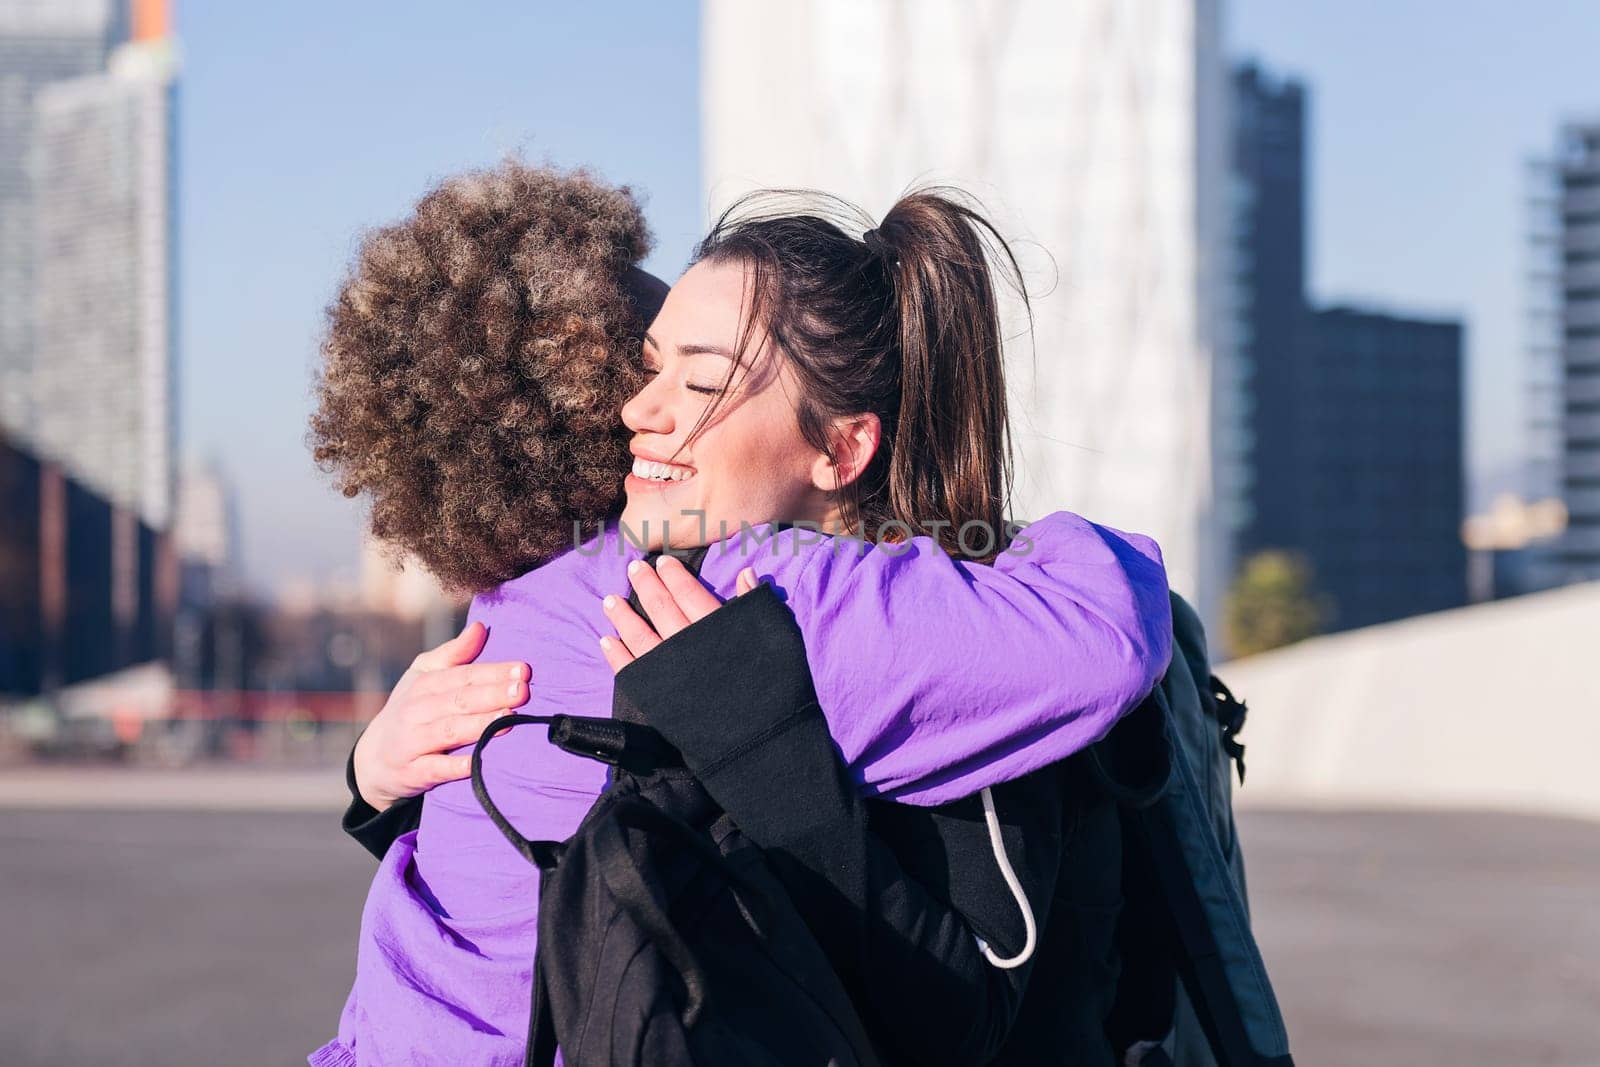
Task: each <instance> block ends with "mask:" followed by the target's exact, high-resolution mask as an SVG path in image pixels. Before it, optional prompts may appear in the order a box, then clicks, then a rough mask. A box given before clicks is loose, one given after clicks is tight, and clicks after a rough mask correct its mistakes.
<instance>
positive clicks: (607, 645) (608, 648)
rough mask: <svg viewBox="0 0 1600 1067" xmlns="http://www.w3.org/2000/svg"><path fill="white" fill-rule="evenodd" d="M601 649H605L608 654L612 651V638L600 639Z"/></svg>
mask: <svg viewBox="0 0 1600 1067" xmlns="http://www.w3.org/2000/svg"><path fill="white" fill-rule="evenodd" d="M600 647H601V648H603V649H605V650H606V651H607V652H609V651H611V638H609V637H602V638H601V639H600Z"/></svg>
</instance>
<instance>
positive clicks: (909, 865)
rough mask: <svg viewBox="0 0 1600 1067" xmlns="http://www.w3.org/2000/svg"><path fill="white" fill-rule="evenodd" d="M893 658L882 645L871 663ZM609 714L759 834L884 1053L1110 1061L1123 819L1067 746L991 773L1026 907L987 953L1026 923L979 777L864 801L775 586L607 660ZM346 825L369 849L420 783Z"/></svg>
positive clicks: (921, 1059)
mask: <svg viewBox="0 0 1600 1067" xmlns="http://www.w3.org/2000/svg"><path fill="white" fill-rule="evenodd" d="M883 669H886V670H892V669H893V665H892V664H885V665H883ZM615 701H616V708H615V713H616V714H617V715H618V717H624V718H629V719H632V720H634V721H642V722H647V723H649V724H650V725H652V726H654V727H655V728H656V729H658V730H660V731H661V732H662V733H663V734H664V735H665V736H666V737H667V739H668V740H669V741H671V742H672V743H673V744H674V745H676V746H677V747H678V749H679V750H680V751H681V752H682V753H683V755H684V759H685V762H686V763H687V764H688V766H689V768H690V769H691V770H693V771H694V772H695V774H696V776H697V777H698V778H699V779H700V780H701V782H702V784H704V786H705V787H706V790H707V791H708V792H709V793H710V794H711V795H712V797H713V798H714V799H715V800H716V801H717V802H718V803H719V804H720V805H721V806H722V807H723V808H724V809H725V810H726V811H727V812H728V813H729V814H730V815H731V816H732V817H733V819H734V821H735V822H737V823H738V824H739V826H740V828H741V829H742V830H743V831H744V832H745V834H746V835H748V836H749V837H750V838H751V840H753V841H755V842H756V843H757V844H759V845H760V846H761V847H762V848H763V849H765V850H766V851H767V853H768V855H769V857H770V858H771V859H772V861H773V864H774V867H775V869H776V870H777V871H778V873H779V875H780V877H782V878H783V879H784V882H785V884H786V885H787V887H788V888H789V891H790V893H791V894H792V895H793V897H794V900H795V903H796V906H797V907H798V909H799V911H800V913H801V914H802V915H806V916H808V917H809V918H810V920H811V926H812V929H813V932H814V933H815V934H816V936H817V938H818V940H819V941H820V942H821V943H822V945H823V947H824V949H825V950H826V951H827V952H828V955H829V957H830V959H831V960H832V962H833V963H834V965H835V967H836V968H837V969H838V970H839V973H840V975H841V977H842V978H843V979H844V981H845V983H846V987H847V988H848V989H849V990H850V992H851V995H852V998H853V999H854V1000H855V1003H856V1005H857V1008H858V1010H859V1011H860V1012H861V1015H862V1017H863V1020H864V1021H865V1022H866V1024H867V1026H868V1028H869V1030H870V1031H871V1032H872V1034H873V1037H874V1040H876V1041H878V1042H879V1043H880V1045H881V1047H882V1051H883V1052H884V1056H885V1059H886V1060H887V1061H889V1062H903V1063H914V1064H936V1063H949V1064H962V1065H967V1064H978V1063H985V1062H996V1063H1019V1064H1020V1063H1027V1064H1047V1063H1048V1064H1074V1065H1079V1064H1082V1065H1093V1067H1101V1065H1110V1064H1112V1063H1113V1056H1112V1053H1111V1048H1110V1044H1109V1042H1107V1040H1106V1038H1105V1037H1104V1033H1103V1021H1104V1018H1105V1015H1106V1013H1107V1012H1108V1011H1109V1008H1110V1002H1111V998H1112V995H1113V992H1114V988H1115V984H1116V962H1115V957H1114V952H1113V949H1112V938H1113V933H1114V930H1115V924H1116V916H1117V909H1118V906H1119V902H1120V895H1121V883H1120V877H1121V875H1120V871H1121V861H1120V855H1121V853H1120V842H1121V838H1120V834H1119V831H1118V825H1117V817H1116V812H1115V810H1114V808H1113V807H1112V805H1111V803H1110V802H1109V801H1107V800H1105V799H1104V798H1103V797H1101V796H1100V795H1099V794H1097V793H1096V792H1095V791H1094V790H1092V789H1090V788H1088V787H1087V785H1086V783H1087V781H1088V776H1087V775H1086V774H1084V773H1081V771H1080V768H1079V767H1078V765H1077V761H1076V760H1075V759H1071V760H1067V761H1065V762H1063V763H1061V764H1057V765H1055V766H1052V767H1048V768H1045V769H1044V770H1041V771H1037V772H1035V773H1033V774H1031V775H1029V776H1027V777H1025V778H1022V779H1019V780H1017V781H1014V782H1008V783H1004V784H1002V785H999V786H996V787H995V788H994V789H993V791H992V792H993V796H994V800H995V807H996V811H997V814H998V816H999V821H1000V824H1001V834H1002V838H1003V840H1004V843H1005V851H1006V854H1007V855H1008V857H1009V859H1010V862H1011V864H1012V866H1013V868H1014V869H1015V872H1016V874H1017V877H1018V880H1019V882H1020V883H1021V885H1022V887H1023V890H1024V892H1025V894H1026V896H1027V897H1028V899H1029V901H1030V902H1031V904H1032V910H1033V912H1034V916H1035V918H1036V921H1037V923H1038V927H1039V943H1038V947H1037V949H1036V951H1035V953H1034V955H1033V958H1032V959H1031V960H1030V961H1029V962H1028V963H1026V964H1024V965H1022V966H1020V967H1017V968H1015V969H1012V970H1001V969H998V968H996V967H994V966H993V965H992V964H990V963H989V962H988V960H987V959H985V958H984V957H983V955H982V954H981V952H980V950H979V947H978V944H977V942H976V940H975V937H974V935H975V934H976V935H977V936H980V937H982V938H983V939H984V940H985V941H986V942H988V943H989V944H990V945H991V946H993V948H994V950H995V951H996V952H997V953H999V954H1000V955H1002V956H1010V955H1012V954H1014V953H1015V952H1016V951H1017V950H1018V949H1019V948H1020V947H1021V945H1022V942H1023V935H1024V927H1023V920H1022V916H1021V913H1020V910H1019V908H1018V905H1017V903H1016V901H1015V900H1014V898H1013V896H1012V893H1011V891H1010V889H1009V888H1008V887H1007V885H1006V883H1005V881H1004V878H1003V876H1002V874H1001V872H1000V868H999V864H998V862H997V860H996V857H995V855H994V851H993V848H992V846H991V842H990V839H989V832H988V828H987V825H986V823H985V820H984V815H983V809H982V805H981V801H980V799H979V798H978V797H970V798H967V799H965V800H961V801H956V802H954V803H951V804H946V805H944V806H942V807H939V808H932V809H929V808H916V807H911V806H908V805H900V804H894V803H889V802H883V801H864V800H862V799H861V798H860V796H859V794H858V793H857V791H856V789H855V788H854V787H853V785H852V784H851V782H850V781H849V779H848V777H847V774H846V771H845V768H844V766H843V764H842V762H841V761H840V759H839V758H838V755H837V752H836V750H835V748H834V745H833V741H832V738H831V736H830V735H829V733H828V729H827V722H826V720H825V719H824V718H823V716H822V713H821V710H820V708H819V707H818V704H817V697H816V692H815V690H814V688H813V686H812V682H811V675H810V668H809V666H808V665H807V663H806V658H805V647H804V644H803V642H802V640H801V636H800V631H799V628H798V626H797V625H796V624H795V621H794V616H793V614H792V613H791V612H790V611H789V610H788V608H787V607H785V606H784V604H783V603H782V601H781V600H780V599H779V598H778V596H777V595H776V594H775V593H774V592H773V591H772V590H771V588H770V587H768V586H761V587H758V588H757V589H756V590H755V591H754V592H752V593H749V594H746V595H744V596H741V597H738V598H736V599H735V600H732V601H729V602H728V603H727V604H726V605H725V606H724V607H723V608H721V609H720V610H718V611H716V612H714V613H712V614H711V615H710V616H708V617H707V618H705V619H703V620H702V621H700V622H699V623H696V624H695V625H693V626H691V627H689V628H688V629H686V630H684V631H683V632H682V633H680V634H678V635H676V636H674V637H673V638H672V639H671V640H669V641H668V642H666V643H665V644H663V646H662V647H661V648H660V649H658V650H657V651H656V652H654V653H652V654H651V655H649V656H646V657H643V658H641V659H639V660H637V661H635V662H634V663H632V664H630V665H629V666H628V667H627V668H625V669H624V670H623V671H621V672H620V673H619V674H618V675H617V680H616V695H615ZM349 782H350V785H351V792H352V796H353V797H354V798H355V799H354V800H353V802H352V804H351V807H350V809H349V810H348V811H347V812H346V815H345V822H344V828H345V830H346V832H347V833H349V834H350V835H351V836H352V837H354V838H356V840H358V841H360V842H361V843H362V844H363V845H364V846H366V848H367V849H368V850H369V851H371V852H373V854H374V855H378V856H381V855H382V854H383V852H384V850H385V849H387V847H388V844H389V843H390V842H392V841H393V840H394V838H395V837H396V836H398V835H399V834H401V833H404V832H405V831H406V830H409V829H411V828H414V827H415V826H416V824H417V820H418V818H419V817H420V811H421V802H420V798H413V799H412V800H410V801H405V802H401V803H400V804H396V805H395V806H394V807H392V808H390V809H389V810H388V811H386V812H384V813H382V814H379V813H377V812H375V811H373V810H372V809H371V808H370V807H368V806H367V805H366V804H365V803H363V802H361V801H360V799H359V797H358V796H356V794H355V787H354V778H353V773H351V774H350V776H349Z"/></svg>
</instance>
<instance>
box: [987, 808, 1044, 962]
mask: <svg viewBox="0 0 1600 1067" xmlns="http://www.w3.org/2000/svg"><path fill="white" fill-rule="evenodd" d="M981 792H982V794H983V821H984V822H986V823H988V824H989V844H990V846H991V847H992V848H993V849H994V858H995V860H996V861H997V862H998V863H999V864H1000V876H1001V877H1002V878H1004V879H1005V880H1006V885H1008V886H1010V887H1011V895H1012V897H1014V898H1015V899H1016V901H1017V907H1019V908H1021V909H1022V926H1023V929H1025V930H1026V931H1027V932H1028V936H1027V937H1026V938H1025V939H1024V940H1023V943H1022V951H1021V952H1019V953H1017V954H1016V955H1015V956H1012V957H1011V958H1010V959H1001V958H1000V957H999V956H997V955H995V953H994V950H993V949H991V948H990V947H989V946H988V945H987V944H985V943H984V941H983V939H982V938H979V939H978V948H979V950H980V951H981V952H982V953H983V955H984V958H985V959H987V960H988V961H989V962H990V963H991V964H993V965H994V966H996V967H998V968H1000V969H1001V970H1002V971H1009V970H1011V969H1012V968H1013V967H1021V966H1022V965H1023V964H1024V963H1027V962H1028V960H1029V959H1031V958H1032V956H1033V948H1034V942H1035V941H1036V940H1037V937H1038V932H1039V931H1038V929H1037V928H1036V927H1035V926H1034V923H1033V905H1032V904H1030V903H1028V894H1026V893H1024V892H1023V891H1022V883H1021V882H1020V881H1019V880H1018V879H1017V872H1016V871H1013V870H1012V869H1011V860H1010V859H1009V858H1007V856H1006V843H1005V840H1004V839H1003V838H1001V836H1000V816H998V815H996V814H995V812H994V794H993V793H991V792H989V790H988V788H987V787H986V788H984V789H983V790H981Z"/></svg>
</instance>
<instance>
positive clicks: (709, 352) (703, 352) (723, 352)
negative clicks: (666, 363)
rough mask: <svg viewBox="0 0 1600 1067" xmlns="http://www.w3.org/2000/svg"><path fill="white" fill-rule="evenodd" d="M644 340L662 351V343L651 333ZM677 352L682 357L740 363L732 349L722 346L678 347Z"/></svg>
mask: <svg viewBox="0 0 1600 1067" xmlns="http://www.w3.org/2000/svg"><path fill="white" fill-rule="evenodd" d="M644 340H645V344H647V345H649V346H650V347H651V348H654V349H656V350H657V351H660V349H661V345H660V343H659V342H658V341H657V340H656V339H655V338H654V337H652V336H650V334H649V333H646V334H645V335H644ZM677 352H678V355H680V356H721V357H722V358H723V359H731V360H733V361H734V362H735V363H738V362H740V359H739V357H738V356H736V355H734V353H733V351H732V350H731V349H729V348H725V347H724V346H722V345H700V344H690V345H678V346H677Z"/></svg>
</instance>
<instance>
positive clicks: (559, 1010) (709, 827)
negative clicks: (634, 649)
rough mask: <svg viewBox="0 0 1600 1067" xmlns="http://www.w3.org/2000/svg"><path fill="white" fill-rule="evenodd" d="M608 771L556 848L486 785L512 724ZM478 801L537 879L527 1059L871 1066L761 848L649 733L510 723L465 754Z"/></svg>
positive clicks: (860, 1032)
mask: <svg viewBox="0 0 1600 1067" xmlns="http://www.w3.org/2000/svg"><path fill="white" fill-rule="evenodd" d="M536 723H537V724H544V725H547V726H548V727H549V738H550V741H551V743H553V744H555V745H558V746H560V747H561V748H563V749H565V750H566V751H568V752H572V753H574V754H576V755H580V756H586V757H589V758H591V759H597V760H600V761H602V762H605V763H608V764H611V765H612V766H613V767H614V768H615V771H614V772H613V777H612V782H611V785H610V787H609V788H608V789H607V790H606V791H605V793H604V794H602V795H601V797H600V799H599V800H597V801H596V802H595V804H594V806H593V807H592V808H591V809H590V811H589V813H588V815H587V816H585V818H584V820H583V822H582V824H580V826H579V827H578V830H577V832H576V833H575V834H574V835H573V836H572V837H571V838H569V839H568V840H567V841H565V842H561V843H558V842H554V841H529V840H527V839H526V838H524V837H523V836H522V835H521V834H519V833H518V832H517V830H516V829H515V828H514V827H513V826H512V825H511V823H510V822H509V821H507V819H506V818H505V816H504V815H503V814H502V813H501V812H500V810H499V809H498V808H497V807H496V806H495V804H494V802H493V800H492V799H491V798H490V797H489V794H488V791H487V790H486V789H485V788H484V784H483V751H484V748H485V746H486V745H487V744H488V742H489V741H490V739H491V738H493V737H494V735H495V734H497V733H498V732H499V731H501V730H503V729H505V728H506V727H509V726H517V725H522V724H536ZM472 785H473V790H474V792H475V793H476V794H477V797H478V801H479V803H481V804H482V805H483V807H484V810H485V811H486V812H487V813H488V815H489V817H490V818H491V819H492V820H493V821H494V823H495V825H496V826H498V827H499V828H500V830H501V832H502V833H504V834H505V835H506V837H507V838H508V839H509V840H510V841H511V843H512V845H513V846H515V847H516V849H517V851H518V852H520V853H521V854H522V855H523V856H524V857H525V858H526V859H527V860H528V861H529V862H530V863H533V864H536V865H537V866H538V867H539V869H540V874H541V877H540V888H539V942H538V950H537V953H536V958H535V966H534V981H533V986H534V988H533V1004H532V1015H531V1018H530V1022H529V1033H528V1053H527V1058H526V1060H525V1062H526V1063H527V1064H529V1065H537V1067H548V1065H550V1064H552V1063H553V1062H554V1059H555V1051H556V1047H557V1044H558V1043H559V1045H560V1048H561V1055H562V1058H563V1060H564V1062H565V1063H566V1064H567V1067H591V1065H592V1067H618V1065H624V1064H715V1065H722V1064H750V1065H772V1067H821V1065H830V1067H831V1065H837V1067H871V1065H873V1064H876V1062H877V1059H876V1057H875V1055H874V1053H873V1051H872V1046H871V1044H870V1042H869V1041H868V1039H867V1036H866V1031H865V1029H864V1028H863V1027H862V1025H861V1022H860V1020H859V1019H858V1018H857V1016H856V1013H855V1010H854V1008H853V1007H852V1006H851V1004H850V1000H849V997H848V996H847V994H846V993H845V991H844V988H843V986H842V984H841V983H840V981H839V978H838V976H837V975H836V973H835V972H834V971H833V969H832V968H831V967H830V966H829V964H828V962H827V960H826V959H825V957H824V955H823V952H822V949H821V948H820V947H819V946H818V944H817V942H816V940H815V939H814V938H813V937H812V935H811V933H810V931H809V930H808V929H807V928H806V925H805V923H804V921H803V920H802V919H801V918H800V916H799V914H798V913H797V912H796V911H795V908H794V906H793V904H792V903H791V901H790V898H789V895H788V893H787V892H786V891H785V890H784V888H783V886H782V884H781V883H780V882H779V881H778V878H777V877H776V875H774V874H773V872H772V870H771V869H770V867H769V866H768V863H767V860H766V858H765V856H764V855H763V853H762V852H761V850H760V849H759V848H757V847H756V846H755V845H754V844H752V843H751V842H749V841H748V840H747V839H746V838H745V837H744V835H743V834H741V833H740V831H739V830H738V828H737V827H735V826H734V825H733V822H732V820H730V819H729V818H728V817H727V815H725V814H724V813H723V812H722V811H721V810H720V809H719V808H718V807H717V806H716V804H715V803H714V802H713V801H712V800H711V798H710V797H709V796H708V795H707V794H706V792H705V790H704V789H703V788H702V787H701V785H700V784H699V782H698V781H697V780H696V779H695V778H694V777H693V776H692V775H691V774H690V773H689V772H688V770H686V769H685V768H684V767H683V765H682V760H681V758H679V757H678V755H677V753H676V751H675V750H674V749H672V747H671V746H670V745H668V744H667V743H666V742H665V741H663V740H662V739H661V738H660V736H659V735H658V734H656V733H655V731H654V730H651V729H650V728H649V727H647V726H644V725H641V724H638V723H631V722H624V721H621V720H618V719H603V718H581V717H577V716H566V715H556V716H549V717H545V716H529V715H508V716H505V717H503V718H501V719H499V720H497V721H496V722H494V723H492V724H491V725H490V726H489V727H488V729H486V730H485V731H484V733H483V736H482V737H481V738H480V739H479V741H478V744H477V747H476V748H475V749H474V750H473V755H472Z"/></svg>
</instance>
